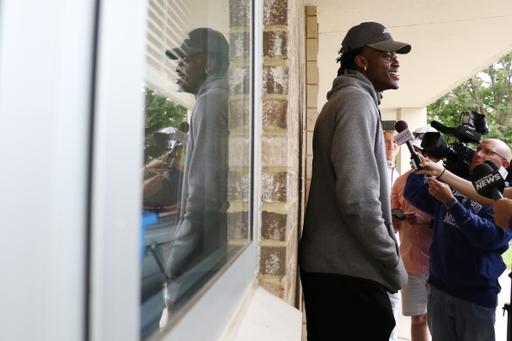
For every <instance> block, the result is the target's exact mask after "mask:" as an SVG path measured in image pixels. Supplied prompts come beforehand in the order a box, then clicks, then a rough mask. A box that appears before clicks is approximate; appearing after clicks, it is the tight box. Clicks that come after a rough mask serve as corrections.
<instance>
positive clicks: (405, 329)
mask: <svg viewBox="0 0 512 341" xmlns="http://www.w3.org/2000/svg"><path fill="white" fill-rule="evenodd" d="M509 273H510V270H508V269H507V270H505V272H503V275H501V277H500V279H499V281H500V285H501V293H500V294H499V295H498V307H497V308H496V325H495V328H496V341H506V340H507V314H505V316H503V309H501V308H503V305H504V304H505V303H510V289H511V288H510V284H511V281H510V277H508V274H509ZM397 326H398V331H397V334H398V340H399V341H405V340H411V318H410V317H406V316H403V315H402V304H400V311H399V312H398V321H397Z"/></svg>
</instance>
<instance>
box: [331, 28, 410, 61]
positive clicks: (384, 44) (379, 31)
mask: <svg viewBox="0 0 512 341" xmlns="http://www.w3.org/2000/svg"><path fill="white" fill-rule="evenodd" d="M364 46H369V47H372V48H374V49H376V50H379V51H387V52H396V53H400V54H407V53H409V52H410V51H411V45H410V44H407V43H402V42H399V41H395V40H393V37H392V36H391V33H389V31H388V29H387V28H385V27H384V26H383V25H381V24H379V23H376V22H364V23H361V24H359V25H357V26H354V27H352V28H351V29H350V30H349V31H348V32H347V35H346V36H345V39H343V42H342V43H341V47H342V50H341V52H342V53H347V52H350V51H352V50H355V49H358V48H360V47H364Z"/></svg>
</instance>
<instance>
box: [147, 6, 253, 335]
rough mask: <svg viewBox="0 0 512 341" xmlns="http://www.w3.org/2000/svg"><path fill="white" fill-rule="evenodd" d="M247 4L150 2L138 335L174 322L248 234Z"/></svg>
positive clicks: (227, 262) (154, 330)
mask: <svg viewBox="0 0 512 341" xmlns="http://www.w3.org/2000/svg"><path fill="white" fill-rule="evenodd" d="M248 6H249V4H248V3H247V2H246V1H244V2H242V1H238V0H231V1H228V0H211V1H204V0H191V1H187V2H186V3H183V2H181V1H174V0H168V1H165V0H153V1H150V11H149V17H148V41H147V54H146V55H147V61H148V62H147V68H146V79H145V87H144V91H145V92H146V110H145V119H146V134H145V135H146V137H145V141H144V143H145V155H144V158H145V164H144V167H142V173H143V197H144V202H143V219H142V222H143V223H142V225H143V229H142V233H143V245H142V296H141V337H142V338H143V339H148V338H149V337H151V336H153V335H156V334H158V331H159V329H164V328H166V327H172V321H173V319H174V318H176V317H177V316H179V315H180V313H181V314H182V313H183V312H184V308H185V307H187V305H189V304H191V303H190V302H191V300H192V299H193V298H194V297H195V296H196V295H198V291H199V290H200V289H201V288H203V287H205V285H206V284H208V283H209V281H211V280H213V278H214V276H215V275H216V274H218V273H219V270H221V269H222V268H223V267H225V266H227V265H228V264H229V262H230V261H232V260H233V259H235V257H236V256H237V255H238V254H239V253H240V252H241V250H243V248H244V247H245V246H246V245H247V243H248V242H249V240H250V224H249V220H250V219H249V214H248V212H249V207H250V202H249V198H250V162H251V158H250V155H251V154H250V149H251V144H250V137H249V133H250V115H251V112H250V107H251V104H250V84H251V82H250V72H249V69H250V59H249V57H250V50H249V47H250V46H251V43H250V30H249V22H250V21H249V13H250V11H249V10H248V9H249V7H248ZM191 9H194V13H193V15H191V12H190V11H191ZM241 10H242V11H241ZM206 23H208V27H205V26H206Z"/></svg>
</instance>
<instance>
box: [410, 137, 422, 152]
mask: <svg viewBox="0 0 512 341" xmlns="http://www.w3.org/2000/svg"><path fill="white" fill-rule="evenodd" d="M421 142H422V140H421V139H414V140H411V143H412V145H413V146H416V147H418V148H419V149H421V150H423V148H422V147H421Z"/></svg>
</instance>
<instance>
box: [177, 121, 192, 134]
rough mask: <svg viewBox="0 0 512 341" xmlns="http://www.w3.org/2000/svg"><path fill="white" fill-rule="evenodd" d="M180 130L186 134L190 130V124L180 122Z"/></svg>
mask: <svg viewBox="0 0 512 341" xmlns="http://www.w3.org/2000/svg"><path fill="white" fill-rule="evenodd" d="M178 129H179V130H181V131H182V132H184V133H185V134H186V133H188V130H189V129H190V124H188V122H180V124H178Z"/></svg>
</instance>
